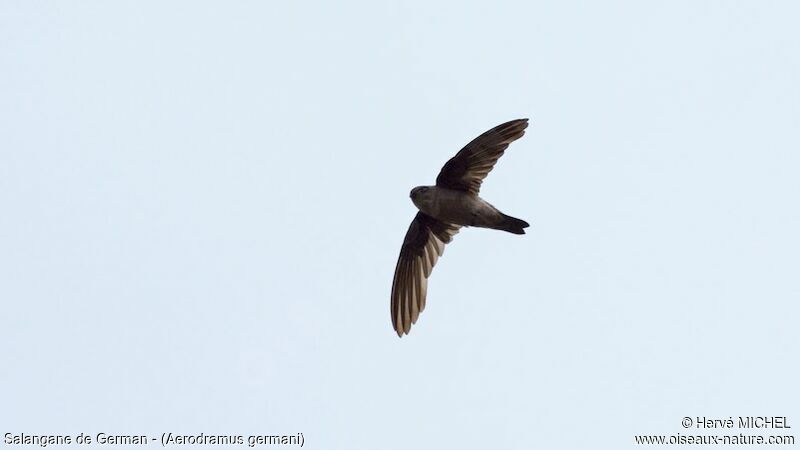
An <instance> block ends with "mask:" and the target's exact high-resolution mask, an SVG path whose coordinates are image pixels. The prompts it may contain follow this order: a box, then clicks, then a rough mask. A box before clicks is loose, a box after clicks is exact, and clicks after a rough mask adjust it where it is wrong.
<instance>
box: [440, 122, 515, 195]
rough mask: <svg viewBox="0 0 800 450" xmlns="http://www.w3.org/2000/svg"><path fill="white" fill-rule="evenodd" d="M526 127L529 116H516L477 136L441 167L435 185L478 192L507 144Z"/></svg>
mask: <svg viewBox="0 0 800 450" xmlns="http://www.w3.org/2000/svg"><path fill="white" fill-rule="evenodd" d="M527 127H528V119H517V120H512V121H510V122H506V123H504V124H502V125H498V126H496V127H494V128H492V129H491V130H489V131H487V132H485V133H483V134H482V135H480V136H478V137H476V138H475V139H473V140H472V142H470V143H469V144H467V145H466V146H464V148H462V149H461V151H459V152H458V153H457V154H456V156H454V157H452V158H451V159H450V161H447V164H445V165H444V167H442V171H441V172H439V176H438V177H436V186H439V187H443V188H447V189H455V190H459V191H467V192H469V193H470V194H472V195H478V192H479V191H480V189H481V182H483V179H484V178H486V175H487V174H488V173H489V172H491V170H492V168H494V164H495V163H496V162H497V160H498V159H500V157H501V156H503V152H504V151H505V150H506V148H508V145H509V144H510V143H512V142H514V141H516V140H517V139H519V138H521V137H522V135H523V134H525V128H527Z"/></svg>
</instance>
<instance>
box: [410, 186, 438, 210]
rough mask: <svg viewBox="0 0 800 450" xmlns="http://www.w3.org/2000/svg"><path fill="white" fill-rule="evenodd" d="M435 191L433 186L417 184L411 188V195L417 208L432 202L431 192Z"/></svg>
mask: <svg viewBox="0 0 800 450" xmlns="http://www.w3.org/2000/svg"><path fill="white" fill-rule="evenodd" d="M432 192H433V190H432V189H431V186H417V187H415V188H414V189H412V190H411V193H410V194H409V197H411V201H412V202H414V205H416V206H417V208H422V207H423V206H422V205H425V204H428V203H430V200H431V199H430V194H431V193H432Z"/></svg>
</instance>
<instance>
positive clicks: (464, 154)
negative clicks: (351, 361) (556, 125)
mask: <svg viewBox="0 0 800 450" xmlns="http://www.w3.org/2000/svg"><path fill="white" fill-rule="evenodd" d="M527 126H528V119H518V120H512V121H510V122H506V123H504V124H501V125H498V126H496V127H494V128H492V129H491V130H489V131H487V132H485V133H483V134H482V135H480V136H478V137H477V138H475V139H473V140H472V142H470V143H469V144H467V145H466V146H465V147H464V148H462V149H461V151H459V152H458V154H456V156H454V157H453V158H451V159H450V160H449V161H448V162H447V163H446V164H445V165H444V167H443V168H442V170H441V172H440V173H439V176H438V177H437V178H436V185H435V186H417V187H415V188H414V189H412V190H411V194H410V196H411V201H412V202H414V205H415V206H416V207H417V208H418V209H419V212H418V213H417V215H416V217H414V220H413V221H411V225H410V226H409V227H408V232H407V233H406V237H405V239H404V240H403V246H402V247H401V248H400V257H399V258H398V260H397V267H396V268H395V272H394V282H393V283H392V301H391V315H392V326H393V327H394V329H395V331H397V335H398V336H401V337H402V336H403V334H408V332H409V331H410V330H411V324H412V323H415V322H416V321H417V317H419V313H420V312H422V310H423V309H425V301H426V297H427V290H428V277H430V275H431V271H432V270H433V266H434V265H435V264H436V261H437V260H438V258H439V257H440V256H441V255H442V253H443V252H444V246H445V244H447V243H448V242H450V241H451V240H452V239H453V236H454V235H455V234H456V233H458V231H459V230H460V229H461V227H479V228H492V229H496V230H503V231H507V232H509V233H514V234H525V230H524V228H526V227H528V223H527V222H525V221H524V220H520V219H517V218H514V217H511V216H507V215H505V214H503V213H502V212H500V211H499V210H498V209H497V208H495V207H494V206H492V205H490V204H489V202H487V201H485V200H483V199H482V198H480V196H478V193H479V191H480V187H481V183H482V182H483V179H484V178H485V177H486V175H487V174H488V173H489V172H490V171H491V170H492V168H493V167H494V164H495V163H496V162H497V160H498V159H499V158H500V156H502V155H503V152H504V151H505V149H506V148H508V145H509V144H510V143H511V142H513V141H515V140H517V139H519V138H521V137H522V135H523V134H525V128H527Z"/></svg>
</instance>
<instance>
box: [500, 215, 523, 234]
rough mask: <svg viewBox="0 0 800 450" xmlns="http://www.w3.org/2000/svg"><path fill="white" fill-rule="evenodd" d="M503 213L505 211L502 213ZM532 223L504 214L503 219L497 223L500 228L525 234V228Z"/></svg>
mask: <svg viewBox="0 0 800 450" xmlns="http://www.w3.org/2000/svg"><path fill="white" fill-rule="evenodd" d="M500 214H503V213H500ZM529 226H530V225H529V224H528V222H525V221H524V220H522V219H517V218H516V217H511V216H507V215H505V214H503V221H502V222H500V223H499V224H498V225H497V227H496V228H497V229H498V230H503V231H508V232H509V233H514V234H525V230H524V229H523V228H528V227H529Z"/></svg>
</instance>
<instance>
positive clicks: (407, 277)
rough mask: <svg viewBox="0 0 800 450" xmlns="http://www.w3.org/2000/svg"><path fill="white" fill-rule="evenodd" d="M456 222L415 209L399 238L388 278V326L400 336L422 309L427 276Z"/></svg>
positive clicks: (408, 328) (453, 230)
mask: <svg viewBox="0 0 800 450" xmlns="http://www.w3.org/2000/svg"><path fill="white" fill-rule="evenodd" d="M460 228H461V226H459V225H453V224H448V223H444V222H440V221H438V220H436V219H434V218H433V217H431V216H429V215H427V214H425V213H422V212H419V213H417V216H416V217H414V220H413V221H411V225H410V226H409V227H408V232H407V233H406V237H405V239H404V240H403V246H402V247H401V248H400V257H399V258H398V259H397V267H396V268H395V269H394V281H393V282H392V303H391V310H392V326H393V327H394V329H395V331H397V335H398V336H400V337H403V334H408V332H409V331H410V330H411V324H412V323H415V322H416V321H417V317H419V313H421V312H422V310H423V309H425V295H426V294H427V291H428V277H429V276H430V275H431V270H433V266H434V265H435V264H436V260H437V259H439V257H440V256H442V253H443V252H444V245H445V244H447V243H448V242H450V241H451V240H452V239H453V235H455V234H456V233H458V230H459V229H460Z"/></svg>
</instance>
